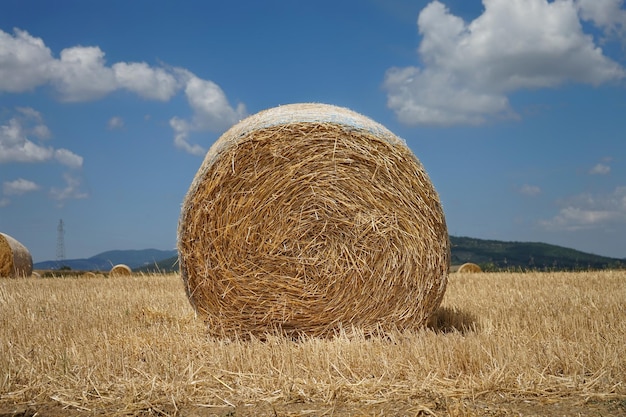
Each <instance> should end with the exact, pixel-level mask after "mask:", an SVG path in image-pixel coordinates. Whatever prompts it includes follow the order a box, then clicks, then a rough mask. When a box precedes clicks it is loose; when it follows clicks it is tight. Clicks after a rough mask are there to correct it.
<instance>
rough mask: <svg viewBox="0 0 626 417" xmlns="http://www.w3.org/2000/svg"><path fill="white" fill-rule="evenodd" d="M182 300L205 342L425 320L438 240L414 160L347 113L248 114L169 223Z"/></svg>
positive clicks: (438, 293)
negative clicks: (205, 329)
mask: <svg viewBox="0 0 626 417" xmlns="http://www.w3.org/2000/svg"><path fill="white" fill-rule="evenodd" d="M178 253H179V265H180V269H181V275H182V279H183V282H184V284H185V289H186V291H187V295H188V298H189V300H190V302H191V304H192V305H193V306H194V308H195V309H196V311H197V312H198V313H199V315H201V316H203V317H204V319H205V320H206V321H207V323H208V325H209V332H210V333H212V334H213V335H215V336H227V337H230V336H234V335H245V334H256V335H263V334H264V333H266V332H272V331H274V330H278V331H280V332H282V333H286V334H290V335H300V334H307V335H331V334H333V333H334V332H336V331H337V330H339V329H342V328H343V329H346V330H350V329H351V328H353V327H354V328H357V329H360V330H361V331H363V332H365V333H366V334H371V333H374V332H378V331H381V330H382V331H387V330H392V329H396V328H397V329H407V328H416V327H420V326H422V325H423V324H425V322H426V320H427V319H428V318H429V316H430V315H431V314H432V313H433V312H434V311H435V309H436V308H437V307H438V306H439V304H440V302H441V299H442V297H443V295H444V292H445V288H446V283H447V276H448V268H449V258H450V244H449V240H448V232H447V227H446V223H445V218H444V213H443V210H442V208H441V205H440V202H439V197H438V195H437V193H436V191H435V189H434V187H433V185H432V183H431V181H430V179H429V178H428V176H427V174H426V172H425V171H424V168H423V167H422V164H421V163H420V162H419V160H418V159H417V158H416V157H415V156H414V155H413V153H412V152H411V151H410V150H409V148H408V147H407V146H406V144H405V143H404V142H403V141H402V140H400V139H399V138H397V137H396V136H395V135H394V134H393V133H391V132H390V131H389V130H387V129H386V128H385V127H383V126H382V125H380V124H378V123H375V122H373V121H372V120H370V119H368V118H366V117H364V116H362V115H360V114H358V113H355V112H352V111H350V110H348V109H345V108H341V107H335V106H330V105H324V104H292V105H286V106H281V107H277V108H273V109H269V110H266V111H263V112H260V113H258V114H256V115H253V116H250V117H248V118H247V119H245V120H243V121H241V122H240V123H238V124H237V125H235V126H233V127H232V128H231V129H230V130H228V131H227V132H226V133H224V134H223V135H222V136H221V137H220V138H219V140H218V141H217V142H216V143H215V144H214V145H213V146H212V147H211V149H210V150H209V152H208V153H207V155H206V157H205V159H204V161H203V163H202V165H201V167H200V169H199V170H198V172H197V173H196V176H195V178H194V180H193V182H192V184H191V187H190V189H189V191H188V193H187V195H186V196H185V199H184V202H183V206H182V211H181V216H180V220H179V225H178Z"/></svg>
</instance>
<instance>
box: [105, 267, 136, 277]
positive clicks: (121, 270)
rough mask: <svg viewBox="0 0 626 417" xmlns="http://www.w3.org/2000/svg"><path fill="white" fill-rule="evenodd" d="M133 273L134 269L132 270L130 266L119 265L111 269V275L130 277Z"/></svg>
mask: <svg viewBox="0 0 626 417" xmlns="http://www.w3.org/2000/svg"><path fill="white" fill-rule="evenodd" d="M132 272H133V271H132V269H130V267H129V266H128V265H124V264H117V265H115V266H114V267H113V268H111V271H109V275H113V276H128V275H131V274H132Z"/></svg>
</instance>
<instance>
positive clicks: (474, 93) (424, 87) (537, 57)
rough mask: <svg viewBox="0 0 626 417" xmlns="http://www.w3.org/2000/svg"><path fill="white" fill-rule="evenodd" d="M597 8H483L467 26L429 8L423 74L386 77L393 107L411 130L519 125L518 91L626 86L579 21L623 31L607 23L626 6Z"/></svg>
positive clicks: (422, 24) (512, 2)
mask: <svg viewBox="0 0 626 417" xmlns="http://www.w3.org/2000/svg"><path fill="white" fill-rule="evenodd" d="M591 1H593V2H595V1H596V0H579V1H578V2H577V3H573V2H572V1H553V2H548V1H547V0H483V4H484V7H485V9H484V12H483V13H482V14H481V15H480V16H479V17H477V18H476V19H475V20H473V21H472V22H469V23H467V22H465V21H464V20H463V19H461V18H459V17H458V16H455V15H453V14H452V13H451V12H450V11H449V9H448V8H447V7H446V6H445V5H444V4H443V3H441V2H439V1H433V2H431V3H429V4H428V5H427V6H426V7H425V8H424V9H423V10H422V11H421V13H420V14H419V16H418V20H417V26H418V30H419V33H420V35H421V36H422V40H421V43H420V44H419V48H418V55H419V59H420V61H421V63H422V66H421V67H406V68H391V69H389V70H388V71H387V73H386V75H385V81H384V88H385V89H386V91H387V95H388V106H389V107H390V108H391V109H392V110H394V111H395V112H396V114H397V116H398V118H399V120H400V121H401V122H403V123H406V124H410V125H411V124H431V125H452V124H481V123H484V122H486V121H487V120H490V119H494V118H496V119H497V118H516V117H518V116H517V114H516V113H515V111H514V110H513V109H512V108H511V105H510V103H509V99H508V96H507V95H508V94H509V93H512V92H514V91H517V90H521V89H536V88H550V87H557V86H559V85H562V84H564V83H567V82H576V83H587V84H592V85H599V84H602V83H606V82H610V81H615V80H620V79H622V78H624V77H625V76H626V72H625V70H624V68H622V67H621V66H620V65H619V64H618V63H616V62H614V61H613V60H611V59H610V58H608V57H607V56H605V55H604V54H603V52H602V49H601V48H599V47H598V46H597V45H596V44H595V43H594V40H593V38H592V37H591V36H589V35H587V34H586V33H585V32H584V31H583V28H582V25H581V20H580V19H581V16H582V17H583V18H585V16H586V18H587V19H588V20H590V21H592V22H593V23H594V24H596V25H600V26H602V27H604V28H606V29H607V30H609V29H610V30H613V31H615V30H617V29H615V28H623V25H622V24H621V23H619V22H615V21H612V20H609V19H608V18H606V17H602V16H604V15H603V14H602V12H606V11H607V10H612V11H619V12H621V13H624V11H623V10H621V2H620V1H617V0H601V1H599V3H601V5H600V4H595V3H594V4H593V5H592V4H591ZM579 13H580V14H579ZM617 20H618V21H621V18H620V19H617ZM620 25H621V26H620Z"/></svg>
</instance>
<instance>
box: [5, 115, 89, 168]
mask: <svg viewBox="0 0 626 417" xmlns="http://www.w3.org/2000/svg"><path fill="white" fill-rule="evenodd" d="M49 137H50V131H49V129H48V127H47V126H46V125H45V124H43V120H42V117H41V115H40V114H39V112H37V111H36V110H34V109H32V108H17V109H16V112H15V115H14V116H13V117H11V118H10V119H9V120H7V121H5V122H0V164H3V163H9V162H29V163H37V162H46V161H50V160H56V161H57V162H59V163H61V164H63V165H65V166H67V167H69V168H80V167H81V166H82V165H83V158H82V157H81V156H80V155H77V154H75V153H73V152H72V151H70V150H67V149H62V148H61V149H55V148H53V147H52V146H47V145H46V144H45V143H44V141H45V140H46V139H48V138H49Z"/></svg>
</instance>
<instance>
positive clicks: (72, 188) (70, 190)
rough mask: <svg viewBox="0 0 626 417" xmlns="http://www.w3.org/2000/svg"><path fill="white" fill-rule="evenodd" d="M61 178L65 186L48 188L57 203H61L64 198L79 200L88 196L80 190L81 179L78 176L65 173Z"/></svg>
mask: <svg viewBox="0 0 626 417" xmlns="http://www.w3.org/2000/svg"><path fill="white" fill-rule="evenodd" d="M63 179H64V180H65V187H63V188H56V187H53V188H52V189H51V190H50V197H52V198H53V199H54V200H57V201H58V203H59V205H63V204H64V203H65V201H66V200H80V199H83V198H87V197H88V195H87V193H85V192H82V191H81V190H80V185H81V180H80V178H79V177H77V176H74V175H72V174H69V173H65V174H64V175H63Z"/></svg>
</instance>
